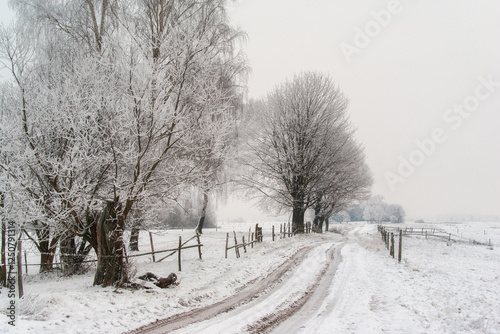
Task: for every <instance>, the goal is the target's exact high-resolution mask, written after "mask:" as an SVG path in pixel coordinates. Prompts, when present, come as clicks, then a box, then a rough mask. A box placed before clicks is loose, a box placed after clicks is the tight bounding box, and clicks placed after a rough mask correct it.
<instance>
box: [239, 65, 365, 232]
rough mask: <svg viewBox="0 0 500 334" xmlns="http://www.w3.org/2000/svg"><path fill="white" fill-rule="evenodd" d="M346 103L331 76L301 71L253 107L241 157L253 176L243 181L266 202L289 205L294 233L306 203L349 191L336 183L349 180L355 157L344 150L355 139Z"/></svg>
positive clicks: (301, 225)
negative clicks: (251, 126) (255, 120)
mask: <svg viewBox="0 0 500 334" xmlns="http://www.w3.org/2000/svg"><path fill="white" fill-rule="evenodd" d="M347 105H348V101H347V98H346V97H345V96H344V95H343V94H342V92H341V91H340V89H339V88H338V87H337V86H335V84H334V83H333V82H332V80H331V79H329V78H328V77H326V76H323V75H321V74H317V73H303V74H301V75H298V76H296V77H295V78H294V79H293V80H292V81H288V82H286V83H284V84H282V85H280V86H278V87H277V88H276V89H275V90H274V91H272V92H271V93H270V94H269V95H268V96H267V97H266V98H265V99H263V100H261V101H257V102H254V103H253V104H252V106H251V108H252V112H253V113H254V114H256V115H257V117H258V119H259V121H258V123H256V124H258V125H257V126H256V128H255V129H254V136H253V137H252V138H251V139H249V140H248V152H249V154H248V156H246V157H245V158H244V160H245V164H246V165H247V166H250V168H251V176H247V177H244V178H243V182H244V183H245V184H246V185H247V186H248V187H250V188H252V189H254V190H257V191H258V192H260V193H261V194H262V195H263V202H264V203H266V202H267V203H269V201H271V202H273V203H275V204H277V205H278V206H279V207H280V208H291V209H292V226H293V230H294V231H295V232H298V233H301V232H302V231H303V229H304V213H305V211H306V209H307V208H309V207H311V206H312V205H315V204H316V203H318V201H319V200H320V199H321V198H324V196H326V195H329V196H332V194H333V195H334V196H336V195H337V194H338V191H340V190H344V191H345V192H347V193H349V190H348V187H347V186H344V187H342V186H340V185H341V184H342V182H344V183H345V184H347V183H348V182H349V181H348V180H349V179H350V177H351V176H352V175H349V174H348V173H347V172H346V170H347V169H348V168H349V167H348V165H349V164H350V163H352V161H354V160H356V159H358V160H359V158H358V157H357V156H355V157H352V156H351V155H354V154H357V153H356V152H355V151H353V150H349V149H347V148H348V147H350V146H349V145H351V142H352V140H353V139H352V133H353V132H352V131H351V130H350V125H349V121H348V119H347V114H346V111H347ZM351 146H352V145H351ZM361 160H362V159H361ZM351 190H352V192H353V193H354V192H355V190H354V188H353V189H351ZM341 196H342V197H343V196H345V194H341Z"/></svg>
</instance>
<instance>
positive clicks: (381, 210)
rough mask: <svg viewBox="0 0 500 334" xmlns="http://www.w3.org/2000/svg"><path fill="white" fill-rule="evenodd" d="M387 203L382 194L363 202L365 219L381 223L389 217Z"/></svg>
mask: <svg viewBox="0 0 500 334" xmlns="http://www.w3.org/2000/svg"><path fill="white" fill-rule="evenodd" d="M386 208H387V204H386V203H385V202H384V198H383V197H382V196H381V195H375V196H372V197H370V198H369V199H368V200H367V201H366V202H365V203H363V219H364V220H366V221H369V222H371V223H381V222H383V221H385V220H387V219H388V217H389V216H388V214H387V210H386Z"/></svg>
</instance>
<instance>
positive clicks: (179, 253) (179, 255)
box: [177, 235, 182, 271]
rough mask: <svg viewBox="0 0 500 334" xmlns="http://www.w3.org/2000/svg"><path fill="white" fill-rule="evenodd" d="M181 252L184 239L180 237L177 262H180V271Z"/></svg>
mask: <svg viewBox="0 0 500 334" xmlns="http://www.w3.org/2000/svg"><path fill="white" fill-rule="evenodd" d="M181 250H182V237H181V236H180V235H179V249H178V250H177V252H178V254H177V255H178V257H177V262H179V271H181Z"/></svg>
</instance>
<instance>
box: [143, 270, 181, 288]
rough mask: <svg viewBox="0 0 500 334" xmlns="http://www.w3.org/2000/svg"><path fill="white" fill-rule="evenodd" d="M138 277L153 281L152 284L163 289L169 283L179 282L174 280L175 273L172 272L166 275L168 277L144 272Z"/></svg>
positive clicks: (175, 278)
mask: <svg viewBox="0 0 500 334" xmlns="http://www.w3.org/2000/svg"><path fill="white" fill-rule="evenodd" d="M138 278H139V279H141V280H143V281H148V282H153V283H154V285H156V286H157V287H159V288H162V289H165V288H167V287H169V286H170V285H174V284H175V285H177V284H179V283H176V282H175V281H176V280H177V275H176V274H174V273H170V275H168V277H160V278H158V277H157V276H156V275H155V274H153V273H146V274H144V275H142V276H139V277H138Z"/></svg>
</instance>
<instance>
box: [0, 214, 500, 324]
mask: <svg viewBox="0 0 500 334" xmlns="http://www.w3.org/2000/svg"><path fill="white" fill-rule="evenodd" d="M414 226H418V227H420V226H422V225H414ZM433 226H438V227H439V228H444V229H446V230H447V231H450V233H454V234H457V235H461V236H463V237H464V238H471V239H475V240H476V241H481V242H488V241H489V240H491V244H492V246H491V247H490V246H485V245H477V244H476V245H475V244H472V243H467V242H460V243H447V242H446V241H444V240H442V239H432V238H429V239H425V237H406V238H404V241H403V242H404V247H403V261H402V263H398V262H397V260H395V259H393V258H392V257H390V256H389V254H388V251H387V250H386V249H385V247H384V245H383V244H382V241H381V240H380V237H379V234H378V233H377V229H376V226H375V225H369V224H363V223H355V224H354V223H349V224H342V225H335V226H334V227H335V228H336V229H337V230H340V231H341V232H344V233H343V234H344V236H342V235H340V234H337V233H328V234H323V235H315V234H312V235H304V236H299V237H294V238H290V239H283V240H277V241H275V242H272V241H271V240H270V237H269V231H270V225H266V226H265V234H267V237H265V238H264V242H263V243H261V244H258V245H256V247H254V248H253V249H249V250H248V252H247V253H246V254H243V250H242V256H241V258H240V259H236V257H235V254H234V250H230V251H229V256H228V259H225V258H224V245H225V237H226V232H232V230H233V228H234V229H236V230H237V231H240V233H239V239H240V240H241V236H242V235H245V237H246V236H247V234H248V226H246V225H237V226H225V227H223V228H219V229H218V231H215V230H214V229H207V230H206V231H205V233H204V234H203V236H202V243H203V245H204V246H203V248H202V251H203V260H201V261H200V260H199V259H198V252H197V250H196V248H193V249H188V250H185V251H184V252H183V256H182V258H183V262H182V272H180V273H179V272H177V257H176V256H173V257H171V258H169V259H166V260H165V261H163V262H160V263H152V260H151V257H149V256H147V257H140V258H135V260H134V262H135V267H136V269H137V273H138V274H142V273H144V272H146V271H151V272H154V273H155V274H157V275H159V276H167V275H168V274H169V273H170V272H175V273H177V274H178V277H179V281H180V284H179V285H178V286H176V287H173V288H169V289H163V290H162V289H153V290H137V291H130V290H125V289H121V290H119V291H117V292H115V291H114V289H112V288H104V289H103V288H100V287H93V286H92V278H93V275H92V273H89V274H86V275H80V276H74V277H71V278H63V277H59V278H57V277H53V279H52V280H51V281H47V280H43V279H42V277H40V276H39V275H30V276H28V278H27V279H26V280H25V284H24V290H25V296H24V298H22V299H21V300H20V301H18V302H17V307H18V314H17V316H18V318H17V320H16V324H17V326H16V328H15V329H16V330H17V331H15V330H13V328H11V326H9V325H8V324H7V320H8V319H7V317H5V315H4V314H5V313H6V311H5V310H6V307H7V305H8V304H7V303H8V300H7V298H4V295H3V294H2V299H1V301H0V308H1V312H2V313H3V314H2V315H1V316H2V317H4V319H3V320H2V321H1V322H0V332H7V333H10V332H13V333H16V332H18V333H31V332H32V333H122V332H124V331H128V330H132V329H135V328H137V327H140V326H142V325H145V324H148V323H150V322H152V321H155V320H156V319H162V318H166V317H169V316H171V315H174V314H178V313H182V312H185V311H189V310H193V309H196V308H199V307H201V306H206V305H211V304H213V303H215V302H218V301H222V300H224V299H226V298H229V297H231V296H234V295H238V293H239V292H241V291H242V290H243V289H245V287H246V286H249V285H253V284H258V283H259V282H260V280H261V279H263V278H264V277H266V276H267V275H268V274H269V273H270V272H271V271H273V270H275V269H276V268H277V267H279V266H280V265H281V264H283V263H285V261H287V259H289V258H290V257H291V256H292V255H293V254H295V253H296V252H297V250H299V249H301V248H303V247H306V246H311V245H312V244H313V243H314V244H317V246H315V247H312V248H311V251H310V254H309V256H306V257H304V259H305V261H306V262H305V264H302V266H304V268H307V270H304V269H301V270H299V271H297V272H299V273H300V274H301V275H302V276H301V277H300V280H301V281H302V282H304V281H305V283H304V284H290V283H289V282H291V281H290V280H287V279H284V280H283V282H282V284H283V285H284V286H286V291H287V294H288V295H290V296H294V295H298V294H300V293H304V290H305V289H308V288H310V287H309V285H310V284H309V283H308V281H309V282H314V281H315V279H317V277H318V275H320V273H322V272H323V271H322V270H323V269H324V266H325V261H329V259H330V258H329V257H325V256H324V255H323V254H326V253H325V252H326V251H327V249H328V248H329V246H328V245H333V246H335V247H339V248H338V249H339V253H340V254H341V258H340V259H338V257H337V259H338V260H340V261H339V263H338V266H337V265H336V266H335V268H334V269H336V270H335V271H332V277H331V281H329V283H328V286H327V289H326V290H325V291H327V293H325V296H324V298H322V299H320V300H318V301H315V302H314V303H313V304H312V306H311V310H312V314H311V315H308V316H307V318H305V319H300V321H301V323H302V326H298V327H296V329H297V332H299V333H331V332H332V331H335V332H336V333H500V287H499V286H500V284H499V283H500V223H467V224H445V223H442V224H435V225H433ZM277 230H279V227H277ZM348 231H350V233H347V232H348ZM266 232H267V233H266ZM179 235H182V237H183V239H184V240H186V239H187V238H189V237H191V236H192V231H178V230H173V231H168V232H166V233H165V232H158V233H157V234H154V235H153V238H154V243H155V249H157V250H159V249H164V248H173V247H175V246H176V244H177V243H178V237H179ZM231 243H232V239H231ZM140 248H141V252H146V251H149V236H148V235H147V234H146V233H143V234H141V240H140ZM311 255H314V258H317V259H318V260H317V261H313V260H312V258H311ZM159 257H160V256H159V255H157V259H158V258H159ZM308 259H309V260H308ZM299 268H300V265H299ZM304 273H306V274H308V275H305V276H304ZM327 274H328V272H326V275H327ZM290 277H293V276H290ZM294 282H297V280H295V281H294ZM287 284H288V285H287ZM308 284H309V285H308ZM273 291H274V290H273ZM273 291H271V292H270V293H269V294H268V295H269V296H267V295H266V296H263V297H261V298H270V299H267V305H272V304H273V303H272V298H275V297H273V295H277V294H279V295H280V296H281V297H284V298H285V299H290V302H291V303H292V302H294V301H292V299H293V298H288V297H286V295H285V294H283V293H278V292H277V291H275V292H274V293H273ZM282 291H284V290H282ZM262 305H263V304H260V305H259V307H260V309H259V310H260V312H261V313H262V314H265V313H266V312H268V311H266V310H265V308H262ZM305 306H308V304H306V305H305ZM281 307H286V304H285V305H281ZM308 307H309V306H308ZM248 310H249V308H248V306H247V308H244V307H241V308H235V309H234V310H232V311H231V314H235V315H239V317H240V318H241V317H245V314H246V313H245V312H247V313H249V314H254V313H252V311H248ZM301 313H302V314H303V312H302V311H300V310H299V311H298V312H297V313H296V314H293V315H291V318H294V317H295V318H296V317H298V316H299V315H300V314H301ZM228 314H229V313H228ZM245 318H248V317H245ZM252 321H253V320H252ZM220 323H221V326H224V330H225V331H228V330H229V332H237V329H236V328H231V327H230V326H231V325H228V324H231V321H229V322H227V321H226V320H225V321H221V322H220ZM214 326H215V327H214ZM228 326H229V327H228ZM193 328H196V327H193ZM204 328H206V331H204V330H203V329H204ZM208 328H209V327H203V326H201V327H197V331H198V333H218V332H222V328H219V329H217V326H216V325H211V327H210V330H208ZM279 330H280V327H277V328H275V329H274V331H275V332H277V331H279ZM179 332H182V331H179Z"/></svg>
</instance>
